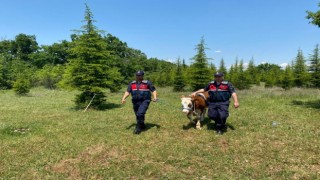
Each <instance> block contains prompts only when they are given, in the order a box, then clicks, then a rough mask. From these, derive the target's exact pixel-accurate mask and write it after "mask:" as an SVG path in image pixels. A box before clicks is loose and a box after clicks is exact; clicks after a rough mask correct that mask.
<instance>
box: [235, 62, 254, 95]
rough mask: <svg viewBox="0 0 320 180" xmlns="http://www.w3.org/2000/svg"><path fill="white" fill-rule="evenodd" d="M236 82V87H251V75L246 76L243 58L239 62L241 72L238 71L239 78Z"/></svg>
mask: <svg viewBox="0 0 320 180" xmlns="http://www.w3.org/2000/svg"><path fill="white" fill-rule="evenodd" d="M236 84H237V86H236V87H237V88H238V89H249V88H250V86H251V84H250V82H249V77H248V76H246V75H245V72H244V65H243V60H241V61H240V64H239V72H238V78H237V81H236Z"/></svg>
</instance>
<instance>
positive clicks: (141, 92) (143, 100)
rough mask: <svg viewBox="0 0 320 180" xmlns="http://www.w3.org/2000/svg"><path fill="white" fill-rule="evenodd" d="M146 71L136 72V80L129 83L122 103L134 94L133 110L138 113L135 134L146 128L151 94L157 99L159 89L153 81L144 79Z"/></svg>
mask: <svg viewBox="0 0 320 180" xmlns="http://www.w3.org/2000/svg"><path fill="white" fill-rule="evenodd" d="M143 76H144V72H143V71H141V70H140V71H137V72H136V80H135V81H132V82H131V83H129V85H128V88H127V91H126V92H125V93H124V95H123V97H122V100H121V103H122V104H124V103H125V102H126V98H127V97H128V96H129V95H130V94H131V95H132V104H133V110H134V113H135V115H136V121H137V125H136V128H135V130H134V132H133V133H134V134H140V133H141V131H142V130H144V129H145V124H144V121H145V114H146V112H147V110H148V107H149V104H150V102H151V94H152V96H153V101H154V102H156V101H157V91H156V88H155V87H154V86H153V85H152V83H151V82H150V81H148V80H144V79H143Z"/></svg>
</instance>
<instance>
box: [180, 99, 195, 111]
mask: <svg viewBox="0 0 320 180" xmlns="http://www.w3.org/2000/svg"><path fill="white" fill-rule="evenodd" d="M181 104H182V112H184V113H185V114H188V113H189V112H190V111H192V108H193V105H192V101H191V97H185V96H182V97H181Z"/></svg>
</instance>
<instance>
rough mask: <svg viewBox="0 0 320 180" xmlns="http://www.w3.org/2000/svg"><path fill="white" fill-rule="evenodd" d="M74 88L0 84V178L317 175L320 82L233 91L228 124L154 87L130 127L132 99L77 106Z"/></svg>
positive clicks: (113, 96)
mask: <svg viewBox="0 0 320 180" xmlns="http://www.w3.org/2000/svg"><path fill="white" fill-rule="evenodd" d="M75 93H76V92H68V91H60V90H46V89H42V88H35V89H32V90H31V92H30V93H29V96H27V97H18V96H16V95H14V93H13V92H12V91H0V105H1V106H0V113H1V116H0V139H1V146H0V179H109V178H110V179H112V178H115V179H217V178H219V179H320V160H319V157H320V151H319V148H320V90H316V89H292V90H289V91H284V90H281V89H276V88H273V89H264V88H261V87H255V88H253V89H251V90H246V91H238V97H239V102H240V108H239V109H234V108H233V107H231V106H230V113H231V115H230V117H229V119H228V125H229V127H230V128H229V129H228V132H227V133H225V134H223V135H222V136H219V135H216V134H215V132H214V130H213V129H212V128H213V122H210V121H209V119H208V118H207V119H206V120H205V122H204V123H203V125H202V130H196V129H194V126H192V125H189V122H188V120H187V117H186V116H185V115H184V114H182V112H181V105H180V96H181V95H182V94H186V95H187V94H189V93H190V92H186V93H173V92H172V91H171V88H158V94H159V99H160V101H159V102H158V103H151V104H150V107H149V110H148V113H147V115H146V125H147V130H146V131H144V132H142V134H141V135H133V133H132V132H133V130H134V126H135V119H134V114H133V110H132V104H131V102H130V98H128V100H127V104H126V105H120V99H121V97H122V92H120V93H115V94H109V95H108V102H109V103H110V105H109V109H107V110H105V111H93V110H88V111H86V112H83V111H76V110H75V109H74V108H73V106H74V103H73V101H72V100H73V99H74V95H75Z"/></svg>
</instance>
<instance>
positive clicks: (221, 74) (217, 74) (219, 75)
mask: <svg viewBox="0 0 320 180" xmlns="http://www.w3.org/2000/svg"><path fill="white" fill-rule="evenodd" d="M222 76H223V72H216V73H214V77H222Z"/></svg>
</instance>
